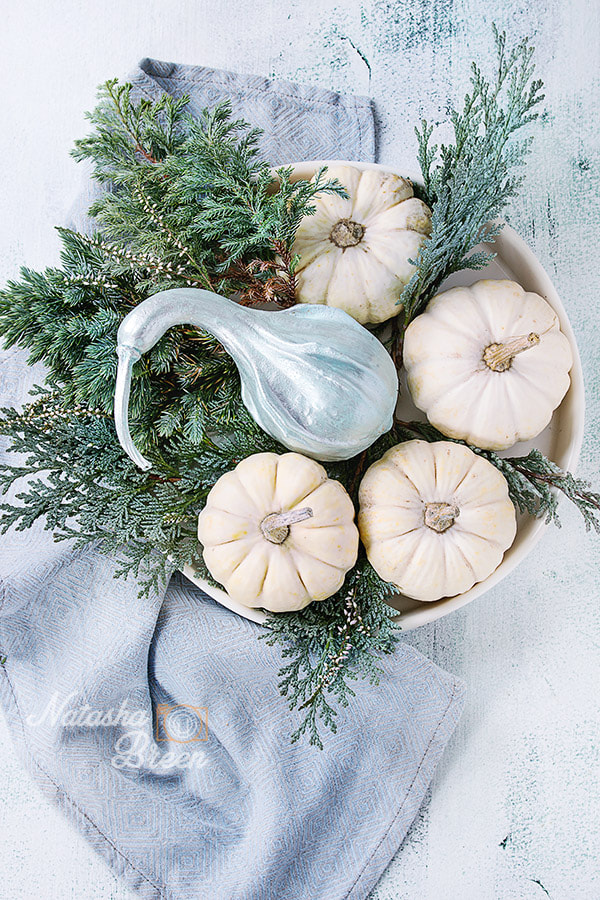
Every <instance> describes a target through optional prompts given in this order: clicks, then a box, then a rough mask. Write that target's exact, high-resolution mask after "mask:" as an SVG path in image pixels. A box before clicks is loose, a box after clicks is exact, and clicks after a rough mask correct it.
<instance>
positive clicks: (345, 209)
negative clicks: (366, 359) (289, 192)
mask: <svg viewBox="0 0 600 900" xmlns="http://www.w3.org/2000/svg"><path fill="white" fill-rule="evenodd" d="M327 175H328V177H330V178H337V179H338V181H339V182H340V183H341V184H342V185H343V186H344V187H345V189H346V191H347V193H348V195H349V198H348V199H347V200H344V199H343V198H342V197H339V196H336V195H334V194H321V195H319V196H317V197H316V199H315V200H314V206H315V210H316V211H315V214H314V215H313V216H306V217H305V218H304V219H303V220H302V222H301V223H300V227H299V228H298V231H297V232H296V238H295V241H294V246H293V253H295V254H298V256H299V257H300V260H299V263H298V266H297V269H296V271H297V287H296V298H297V300H298V302H299V303H319V304H326V305H327V306H336V307H338V308H339V309H343V310H344V311H345V312H347V313H349V314H350V315H351V316H353V317H354V318H355V319H356V320H357V321H358V322H361V323H362V324H364V323H366V322H384V321H385V320H386V319H390V318H391V317H392V316H397V315H398V313H399V312H400V306H399V305H398V298H399V296H400V294H401V293H402V288H403V287H404V285H405V284H406V283H407V282H408V281H409V279H410V277H411V276H412V274H413V272H414V271H415V268H414V266H413V265H411V263H409V259H413V260H414V259H415V258H416V256H417V253H418V252H419V247H420V246H421V244H422V243H423V241H424V240H425V238H426V236H427V235H428V234H430V232H431V211H430V210H429V208H428V207H427V206H425V204H424V203H423V202H422V201H421V200H419V199H417V197H415V196H413V188H412V185H411V183H410V181H407V180H406V179H405V178H401V177H400V176H399V175H394V174H393V173H391V172H382V171H378V170H376V169H367V170H365V171H361V170H360V169H357V168H355V167H354V166H331V167H330V168H329V169H328V171H327Z"/></svg>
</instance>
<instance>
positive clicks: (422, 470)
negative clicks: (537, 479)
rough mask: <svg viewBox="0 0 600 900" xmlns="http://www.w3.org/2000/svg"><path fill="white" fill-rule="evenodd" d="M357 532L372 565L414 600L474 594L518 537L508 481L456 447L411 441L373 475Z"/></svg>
mask: <svg viewBox="0 0 600 900" xmlns="http://www.w3.org/2000/svg"><path fill="white" fill-rule="evenodd" d="M359 502H360V511H359V515H358V527H359V530H360V536H361V539H362V542H363V544H364V545H365V549H366V551H367V556H368V558H369V561H370V563H371V565H372V566H373V568H374V569H375V571H376V572H377V573H378V574H379V576H380V577H381V578H383V579H384V580H385V581H389V582H391V583H393V584H394V585H396V587H397V588H398V590H399V591H401V593H403V594H405V595H406V596H407V597H412V598H414V599H415V600H424V601H432V600H439V599H440V598H442V597H450V596H454V595H455V594H462V593H464V592H465V591H468V590H469V588H471V587H472V586H473V585H474V584H475V583H476V582H479V581H483V579H484V578H487V577H488V575H491V573H492V572H493V571H494V570H495V569H496V568H497V567H498V566H499V564H500V562H501V561H502V557H503V555H504V552H505V550H506V549H507V548H508V547H510V545H511V544H512V542H513V540H514V538H515V534H516V515H515V509H514V506H513V504H512V503H511V501H510V498H509V496H508V485H507V482H506V479H505V478H504V476H503V475H502V474H501V473H500V472H499V471H498V469H497V468H496V467H495V466H493V465H492V464H491V463H490V462H488V461H487V460H486V459H483V458H482V457H481V456H477V455H476V454H475V453H473V451H472V450H470V449H469V448H468V447H465V446H464V445H463V444H455V443H452V442H451V441H437V442H436V443H431V444H430V443H427V442H426V441H407V442H406V443H403V444H398V445H397V446H395V447H392V449H391V450H388V451H387V453H385V454H384V455H383V456H382V457H381V459H379V460H377V462H375V463H373V465H372V466H371V467H370V468H369V469H368V470H367V472H366V474H365V476H364V478H363V480H362V482H361V485H360V489H359Z"/></svg>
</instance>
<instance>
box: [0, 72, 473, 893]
mask: <svg viewBox="0 0 600 900" xmlns="http://www.w3.org/2000/svg"><path fill="white" fill-rule="evenodd" d="M132 81H133V84H134V86H135V92H136V94H137V95H138V96H139V95H142V96H147V97H158V96H160V94H161V93H162V92H164V91H166V92H168V93H170V94H174V95H176V96H178V95H181V94H183V93H186V94H189V95H190V97H191V111H192V112H198V111H199V110H200V109H201V108H202V107H204V106H206V105H213V104H214V103H215V102H217V101H219V100H221V99H223V98H229V99H231V101H232V104H233V109H234V113H235V114H236V115H239V116H241V117H243V118H245V119H247V120H249V121H250V122H252V123H253V124H255V125H259V126H261V127H262V128H263V129H264V136H263V138H262V145H261V152H262V153H263V155H264V156H265V158H268V159H270V160H272V161H274V162H276V163H283V162H286V161H291V160H300V159H311V158H312V159H316V158H333V159H335V158H338V159H355V160H372V159H373V158H374V153H375V149H374V127H373V113H372V109H371V105H370V101H369V100H368V99H365V98H357V97H351V96H342V95H340V94H336V93H332V92H330V91H326V90H322V89H319V88H315V87H308V86H302V85H297V84H290V83H286V82H282V81H272V80H269V79H266V78H261V77H257V76H251V75H250V76H249V75H238V74H234V73H231V72H223V71H216V70H214V69H206V68H199V67H190V66H180V65H171V64H167V63H162V62H158V61H155V60H150V59H145V60H143V61H142V62H141V63H140V65H139V67H138V68H137V69H136V71H135V73H134V74H133V78H132ZM86 190H87V196H83V197H82V200H81V204H80V212H79V214H78V216H77V221H76V222H75V224H77V225H78V226H79V227H84V226H85V224H86V223H85V217H84V214H85V210H86V209H87V204H88V200H89V196H91V191H89V190H88V189H86ZM40 378H41V373H40V370H39V368H38V369H37V370H32V369H30V368H28V367H27V365H26V361H25V358H24V355H23V354H21V353H20V352H16V351H14V350H11V351H8V352H5V353H4V354H3V356H2V365H1V366H0V403H1V404H2V405H19V404H21V403H23V402H24V401H25V399H26V393H27V389H28V387H29V386H30V384H31V383H32V382H33V381H35V380H37V381H38V382H39V380H40ZM0 566H1V570H0V574H1V594H0V652H1V653H2V654H3V655H4V656H5V657H6V658H5V661H4V663H3V664H2V665H1V667H0V668H1V678H0V684H1V696H2V700H3V704H4V708H5V711H6V715H7V717H8V721H9V723H10V727H11V729H12V733H13V735H14V739H15V743H16V745H17V748H18V750H19V752H20V754H21V755H22V758H23V759H24V761H25V762H26V764H27V766H28V768H29V769H30V771H31V773H32V774H33V777H34V778H35V780H36V781H37V783H38V784H39V785H40V787H41V788H42V790H43V791H44V792H45V794H46V795H47V796H49V797H50V798H52V800H54V801H55V802H56V803H57V804H58V805H59V806H60V808H61V809H62V810H63V812H64V813H65V814H66V815H67V816H68V817H69V819H70V820H71V821H72V822H73V823H75V825H76V827H77V828H79V830H80V831H81V832H83V833H84V834H85V835H86V837H87V838H88V840H89V841H90V842H91V844H92V845H93V846H94V847H95V848H96V849H97V850H98V851H99V852H100V853H101V854H102V855H103V856H104V858H105V859H106V860H107V862H108V863H109V864H110V865H111V866H112V867H113V869H114V870H115V871H116V872H117V873H119V874H120V875H121V876H122V877H123V878H124V879H125V880H126V881H127V883H128V884H129V885H130V887H132V888H133V889H135V890H137V891H138V892H139V893H140V895H141V896H142V897H145V898H152V900H155V898H165V900H192V898H201V897H202V898H207V900H208V898H210V900H338V898H339V900H341V898H352V900H359V898H364V897H366V896H367V894H368V893H369V891H370V890H371V888H372V887H373V886H374V885H375V883H376V881H377V880H378V878H379V876H380V875H381V873H382V872H383V870H384V868H385V866H386V865H387V863H388V862H389V860H390V859H391V857H392V856H393V854H394V852H395V851H396V850H397V848H398V846H399V845H400V843H401V841H402V840H403V838H404V836H405V834H406V832H407V830H408V828H409V826H410V824H411V822H412V821H413V819H414V817H415V814H416V812H417V810H418V808H419V806H420V804H421V802H422V799H423V795H424V792H425V790H426V787H427V785H428V783H429V781H430V779H431V777H432V774H433V771H434V769H435V766H436V764H437V762H438V760H439V758H440V755H441V753H442V751H443V749H444V746H445V745H446V743H447V741H448V739H449V737H450V735H451V733H452V731H453V729H454V726H455V724H456V721H457V719H458V717H459V715H460V711H461V709H462V705H463V695H464V689H463V685H462V684H461V683H460V682H459V681H458V680H457V679H456V678H454V677H453V676H451V675H449V674H447V673H445V672H443V671H442V670H440V669H439V668H438V667H437V666H435V665H434V664H433V663H431V662H430V661H429V660H427V659H425V658H424V657H423V656H421V655H420V654H419V653H418V652H416V651H415V650H414V649H412V648H411V647H410V646H407V645H406V644H405V643H400V645H399V646H398V648H397V650H396V651H395V653H394V654H393V655H391V656H390V657H387V658H385V659H383V661H382V666H383V670H384V674H383V677H382V679H381V684H380V685H379V686H377V687H374V686H372V685H369V684H367V683H363V682H357V684H356V687H355V691H356V697H355V699H354V700H353V701H352V703H351V705H350V706H349V708H348V709H341V710H340V712H339V715H338V730H337V733H336V734H331V733H328V732H325V733H324V735H323V737H324V744H325V747H324V750H323V751H319V750H318V749H316V748H313V747H310V746H309V745H308V742H307V741H302V740H301V741H300V742H299V743H297V744H295V745H293V746H292V745H290V734H291V733H292V732H293V730H294V728H295V727H296V726H297V724H298V715H297V713H293V712H290V711H289V709H288V708H287V705H286V702H285V700H283V699H282V698H281V697H280V696H279V693H278V690H277V671H278V669H279V668H280V666H281V664H282V660H281V656H280V653H279V651H278V649H276V648H271V647H268V646H266V645H265V643H264V642H263V641H259V640H257V638H258V634H259V633H260V626H258V625H255V624H254V623H252V622H248V621H246V620H244V619H242V618H240V617H238V616H237V615H235V614H234V613H232V612H230V611H229V610H227V609H224V608H222V607H221V606H219V605H218V604H217V603H215V602H213V601H212V600H211V599H209V598H208V597H206V596H205V595H204V594H203V593H202V592H201V591H199V590H198V589H197V588H195V587H194V586H193V585H192V584H191V583H190V582H188V581H187V580H186V579H185V578H184V577H183V576H179V575H178V576H175V577H174V578H173V579H172V580H171V583H170V584H169V586H168V588H166V589H165V590H164V591H162V592H160V593H157V594H154V595H153V596H151V597H150V599H143V600H141V599H139V598H138V596H137V594H138V589H137V586H136V584H135V581H134V580H133V579H131V578H130V579H129V580H128V581H127V582H123V581H121V580H115V579H114V578H113V572H114V569H115V562H114V561H113V560H111V559H110V558H107V557H106V556H104V555H102V554H101V553H100V552H98V551H97V550H96V549H93V548H91V549H85V550H78V551H75V550H73V548H72V547H71V546H69V544H67V543H59V544H56V543H53V541H52V538H51V536H50V535H49V534H48V533H47V532H44V531H43V530H42V529H41V528H40V527H35V528H34V529H32V530H30V531H28V532H25V533H14V532H12V533H10V534H8V535H6V536H5V537H3V538H2V540H1V541H0Z"/></svg>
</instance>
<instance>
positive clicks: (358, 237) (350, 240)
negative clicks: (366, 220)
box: [329, 219, 365, 250]
mask: <svg viewBox="0 0 600 900" xmlns="http://www.w3.org/2000/svg"><path fill="white" fill-rule="evenodd" d="M364 233H365V229H364V225H361V224H360V222H354V221H353V220H352V219H340V220H339V222H336V223H335V225H334V226H333V228H332V229H331V231H330V232H329V240H330V241H331V243H332V244H335V246H336V247H341V248H342V250H345V249H346V247H356V245H357V244H360V242H361V241H362V239H363V235H364Z"/></svg>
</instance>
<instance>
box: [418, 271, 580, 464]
mask: <svg viewBox="0 0 600 900" xmlns="http://www.w3.org/2000/svg"><path fill="white" fill-rule="evenodd" d="M404 364H405V366H406V371H407V375H408V386H409V389H410V392H411V395H412V398H413V400H414V402H415V404H416V406H418V407H419V409H422V410H423V411H424V412H425V413H426V414H427V418H428V419H429V421H430V422H431V423H432V425H435V427H436V428H438V429H439V430H440V431H441V432H442V433H443V434H446V435H448V437H452V438H460V439H462V440H465V441H467V442H468V443H469V444H474V445H475V446H476V447H483V448H485V449H488V450H503V449H505V448H507V447H512V445H513V444H514V443H516V442H517V441H527V440H530V439H531V438H534V437H536V435H538V434H539V433H540V432H541V431H543V429H544V428H545V427H546V425H547V424H548V422H549V421H550V419H551V418H552V413H553V411H554V410H555V409H556V407H557V406H558V405H559V403H560V402H561V400H562V399H563V397H564V395H565V394H566V392H567V390H568V388H569V384H570V377H569V370H570V368H571V366H572V364H573V355H572V353H571V346H570V344H569V341H568V340H567V338H566V337H565V335H564V334H563V333H562V331H561V330H560V325H559V321H558V316H557V315H556V313H555V312H554V310H553V309H552V307H551V306H550V305H549V304H548V303H547V302H546V301H545V300H544V299H543V298H542V297H540V296H539V294H534V293H532V292H531V291H524V290H523V288H522V287H521V286H520V285H518V284H517V283H516V282H514V281H505V280H499V281H490V280H482V281H478V282H476V283H475V284H474V285H472V287H455V288H451V289H450V290H448V291H443V292H442V293H441V294H438V295H437V296H436V297H434V298H433V300H431V301H430V303H429V304H428V306H427V308H426V310H425V312H424V313H423V314H422V315H420V316H417V317H416V319H414V321H413V322H411V324H410V325H409V326H408V328H407V330H406V334H405V337H404Z"/></svg>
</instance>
